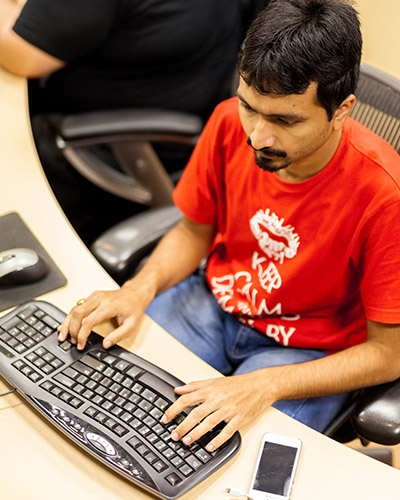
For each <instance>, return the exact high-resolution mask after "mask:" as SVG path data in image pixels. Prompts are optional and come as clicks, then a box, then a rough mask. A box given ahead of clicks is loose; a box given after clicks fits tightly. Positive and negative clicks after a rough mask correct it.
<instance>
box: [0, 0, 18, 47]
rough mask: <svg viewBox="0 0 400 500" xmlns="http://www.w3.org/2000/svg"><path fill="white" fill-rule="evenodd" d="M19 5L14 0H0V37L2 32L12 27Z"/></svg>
mask: <svg viewBox="0 0 400 500" xmlns="http://www.w3.org/2000/svg"><path fill="white" fill-rule="evenodd" d="M20 12H21V6H20V5H19V2H16V1H15V0H1V2H0V39H1V37H2V36H3V33H4V32H5V31H7V30H9V29H11V28H12V26H13V25H14V23H15V21H16V19H17V17H18V15H19V13H20Z"/></svg>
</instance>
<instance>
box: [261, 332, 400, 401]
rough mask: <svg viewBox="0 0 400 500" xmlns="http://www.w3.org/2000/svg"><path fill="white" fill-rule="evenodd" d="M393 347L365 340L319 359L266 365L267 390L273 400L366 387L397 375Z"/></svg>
mask: <svg viewBox="0 0 400 500" xmlns="http://www.w3.org/2000/svg"><path fill="white" fill-rule="evenodd" d="M395 344H396V345H395V347H393V346H391V345H388V344H386V345H385V344H382V343H380V342H376V341H375V340H371V341H367V342H365V343H363V344H360V345H357V346H354V347H351V348H349V349H346V350H344V351H341V352H339V353H336V354H332V355H330V356H327V357H325V358H322V359H318V360H314V361H310V362H307V363H299V364H295V365H289V366H282V367H273V368H266V369H265V373H264V376H265V377H266V378H265V387H266V390H268V391H271V392H272V394H273V399H274V400H279V399H301V398H307V397H319V396H327V395H331V394H339V393H343V392H349V391H352V390H356V389H360V388H363V387H369V386H372V385H377V384H381V383H385V382H389V381H391V380H394V379H396V378H398V377H399V376H400V355H399V346H398V345H397V342H396V343H395Z"/></svg>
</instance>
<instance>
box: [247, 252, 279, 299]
mask: <svg viewBox="0 0 400 500" xmlns="http://www.w3.org/2000/svg"><path fill="white" fill-rule="evenodd" d="M266 263H267V259H266V257H263V256H262V255H260V254H259V253H258V252H254V253H253V259H252V261H251V268H252V269H254V271H257V274H258V280H259V281H260V285H261V286H262V288H263V289H264V290H265V291H266V292H268V293H271V292H272V290H273V289H276V290H277V289H278V288H280V286H281V285H282V278H281V276H280V274H279V271H278V268H277V267H276V265H275V264H274V263H273V262H271V261H270V262H268V263H267V264H266ZM264 264H266V266H264Z"/></svg>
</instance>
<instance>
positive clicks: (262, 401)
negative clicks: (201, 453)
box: [161, 371, 274, 452]
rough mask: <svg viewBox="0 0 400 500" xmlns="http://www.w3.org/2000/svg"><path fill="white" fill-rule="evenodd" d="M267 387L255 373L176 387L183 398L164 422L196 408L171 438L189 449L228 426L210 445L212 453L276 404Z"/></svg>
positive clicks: (178, 400)
mask: <svg viewBox="0 0 400 500" xmlns="http://www.w3.org/2000/svg"><path fill="white" fill-rule="evenodd" d="M260 375H261V376H260ZM265 385H266V384H265V378H264V377H262V374H260V371H256V372H251V373H246V374H243V375H234V376H231V377H225V378H216V379H210V380H204V381H200V382H191V383H190V384H186V385H183V386H181V387H176V388H175V392H176V393H177V394H180V395H181V397H180V398H179V399H177V400H176V401H175V403H174V404H172V405H171V406H170V407H169V408H168V410H167V411H166V412H165V414H164V416H163V418H162V419H161V421H162V422H163V423H168V422H169V421H170V420H172V419H173V418H174V417H176V415H178V414H179V413H181V412H182V411H183V410H185V409H186V408H189V407H195V408H193V409H192V410H191V412H190V413H189V415H188V416H187V417H186V418H185V419H184V420H183V421H182V422H181V423H180V424H179V425H178V426H177V427H176V429H175V430H174V431H173V432H172V434H171V438H172V439H173V440H174V441H178V440H179V439H181V438H182V441H183V443H184V444H186V445H189V444H191V443H193V442H194V441H196V440H197V439H199V438H200V437H201V436H203V435H204V434H206V433H207V432H208V431H210V430H211V429H213V428H214V427H215V426H217V425H218V424H219V423H220V422H225V423H226V425H225V426H224V428H223V429H222V430H221V432H220V433H219V434H218V435H217V436H216V437H215V438H214V439H212V441H210V442H209V443H208V444H207V447H206V449H207V451H210V452H212V451H214V450H216V449H217V448H218V447H219V446H221V445H222V444H223V443H225V441H227V440H228V439H229V438H230V437H231V436H232V435H233V434H234V433H235V431H237V430H238V429H240V428H242V427H243V426H245V425H246V424H248V423H249V422H250V421H252V420H254V419H255V418H256V417H257V416H259V415H260V414H261V412H262V411H263V410H264V409H265V408H266V407H268V406H269V405H271V404H272V403H273V402H274V400H273V399H271V400H269V399H268V394H267V391H266V390H265Z"/></svg>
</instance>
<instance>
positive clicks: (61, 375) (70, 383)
mask: <svg viewBox="0 0 400 500" xmlns="http://www.w3.org/2000/svg"><path fill="white" fill-rule="evenodd" d="M54 380H57V382H60V384H62V385H65V386H66V387H68V388H71V387H73V386H74V385H75V381H74V380H72V379H70V378H69V377H67V376H65V375H64V373H57V375H56V376H55V377H54Z"/></svg>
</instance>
